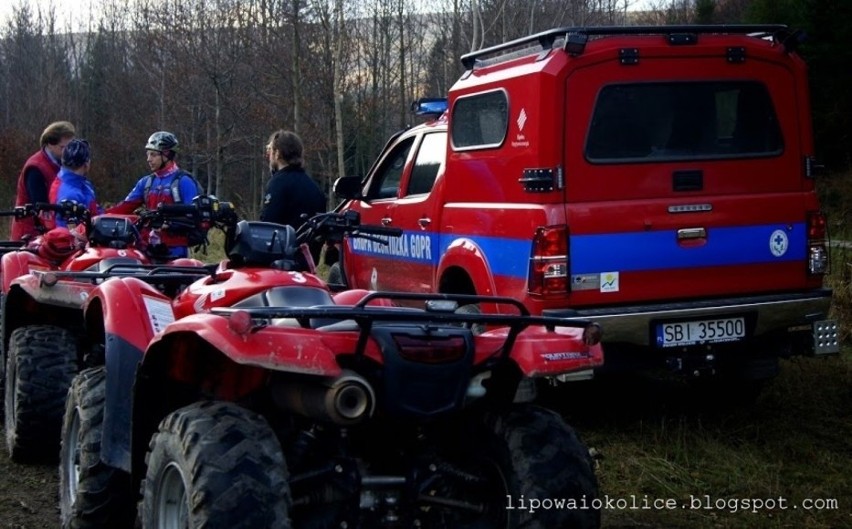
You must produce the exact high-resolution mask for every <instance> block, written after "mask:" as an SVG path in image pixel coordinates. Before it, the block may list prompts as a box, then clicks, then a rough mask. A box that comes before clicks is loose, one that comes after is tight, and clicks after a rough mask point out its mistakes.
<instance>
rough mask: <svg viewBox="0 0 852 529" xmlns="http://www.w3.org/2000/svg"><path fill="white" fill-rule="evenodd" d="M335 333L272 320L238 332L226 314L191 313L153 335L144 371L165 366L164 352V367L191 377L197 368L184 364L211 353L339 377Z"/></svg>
mask: <svg viewBox="0 0 852 529" xmlns="http://www.w3.org/2000/svg"><path fill="white" fill-rule="evenodd" d="M334 334H335V333H330V332H323V331H318V330H316V329H306V328H303V327H300V326H296V325H293V324H291V323H284V324H283V325H282V324H276V323H273V324H272V325H268V326H266V327H264V328H262V329H259V330H255V331H248V332H237V331H235V330H233V329H232V328H231V326H230V324H229V321H228V318H226V317H224V316H218V315H215V314H209V313H201V314H193V315H191V316H187V317H185V318H182V319H180V320H178V321H176V322H174V323H172V324H171V325H169V326H168V327H167V328H166V330H165V332H163V333H161V334H159V335H157V336H156V337H154V339H153V340H152V341H151V344H150V346H149V347H148V350H147V351H146V353H145V359H144V361H143V368H142V369H143V370H145V371H147V370H148V369H149V366H152V365H156V366H160V367H164V365H163V364H162V357H163V356H164V355H168V363H167V364H168V365H167V367H166V368H167V369H169V371H170V373H171V374H172V375H176V376H178V378H180V377H182V376H185V377H189V378H193V379H195V378H197V377H196V374H197V373H196V370H195V369H194V368H188V366H190V364H193V365H194V363H195V362H197V361H198V360H199V354H201V355H202V356H203V355H205V354H207V353H210V352H211V351H212V352H213V353H212V354H218V355H220V356H221V357H224V358H226V359H227V360H229V361H230V362H233V363H235V364H239V365H241V366H247V367H257V368H260V369H263V370H273V371H281V372H287V373H299V374H310V375H326V376H337V375H339V374H340V373H341V371H342V370H341V368H340V366H339V365H338V363H337V360H336V353H335V351H336V350H335V348H334V347H333V345H334V344H335V343H336V342H335V340H334V339H333V336H334ZM182 363H184V364H183V365H182ZM181 373H183V375H182V374H181Z"/></svg>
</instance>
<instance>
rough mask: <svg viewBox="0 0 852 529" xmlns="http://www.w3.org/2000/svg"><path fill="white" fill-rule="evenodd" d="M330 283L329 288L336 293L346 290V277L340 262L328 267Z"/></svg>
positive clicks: (328, 281)
mask: <svg viewBox="0 0 852 529" xmlns="http://www.w3.org/2000/svg"><path fill="white" fill-rule="evenodd" d="M326 283H328V286H329V288H331V289H332V290H334V291H340V290H346V288H348V287H347V285H346V276H344V275H343V268H342V266H341V262H340V261H338V262H336V263H334V264H332V265H331V266H329V267H328V280H327V281H326Z"/></svg>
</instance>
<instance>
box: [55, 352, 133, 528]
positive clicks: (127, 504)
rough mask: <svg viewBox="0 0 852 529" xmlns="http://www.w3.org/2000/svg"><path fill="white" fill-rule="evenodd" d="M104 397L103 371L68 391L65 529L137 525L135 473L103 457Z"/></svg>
mask: <svg viewBox="0 0 852 529" xmlns="http://www.w3.org/2000/svg"><path fill="white" fill-rule="evenodd" d="M105 398H106V368H104V367H96V368H91V369H86V370H85V371H82V372H81V373H80V374H79V375H77V377H75V378H74V382H73V384H72V385H71V389H70V391H69V392H68V400H67V402H66V405H65V420H64V421H63V423H62V448H61V451H60V457H59V508H60V515H61V520H62V528H63V529H70V528H73V529H95V528H101V527H112V528H115V529H119V528H127V527H132V526H133V521H134V518H135V510H134V505H133V498H132V497H131V489H130V475H129V474H127V473H126V472H124V471H122V470H119V469H116V468H113V467H110V466H108V465H106V464H104V463H103V462H102V461H101V458H100V453H101V435H102V433H103V421H104V401H105Z"/></svg>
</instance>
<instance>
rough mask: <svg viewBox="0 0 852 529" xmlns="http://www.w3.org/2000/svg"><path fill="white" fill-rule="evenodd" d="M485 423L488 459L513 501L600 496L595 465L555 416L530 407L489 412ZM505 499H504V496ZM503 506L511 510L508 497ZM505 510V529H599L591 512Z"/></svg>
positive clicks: (597, 514)
mask: <svg viewBox="0 0 852 529" xmlns="http://www.w3.org/2000/svg"><path fill="white" fill-rule="evenodd" d="M486 424H487V425H488V427H489V430H490V431H491V432H492V433H493V434H494V435H493V437H491V438H490V439H486V447H485V448H486V451H485V453H487V454H488V457H492V458H493V459H494V462H495V463H496V464H497V465H498V466H499V467H500V471H501V473H502V477H503V479H504V480H505V486H506V489H507V490H506V493H507V494H508V495H509V496H510V498H511V501H512V502H519V501H520V499H521V497H522V496H523V498H525V499H526V500H530V499H538V500H544V499H552V500H575V501H576V502H577V503H578V504H580V503H581V502H583V501H585V502H587V503H588V504H591V502H592V500H593V499H595V498H597V496H598V483H597V478H596V477H595V473H594V463H593V461H592V458H591V457H590V455H589V451H588V448H587V447H586V446H585V445H584V444H583V443H582V442H581V441H580V439H579V438H578V437H577V434H576V433H575V432H574V430H572V429H571V427H570V426H568V425H567V424H566V423H565V421H564V420H563V419H562V417H560V416H559V415H558V414H557V413H555V412H553V411H550V410H547V409H544V408H541V407H538V406H531V405H518V406H513V407H511V408H510V409H509V410H508V411H507V412H505V413H500V414H491V415H490V416H489V417H488V418H487V420H486ZM504 499H506V498H504ZM506 500H507V502H506V503H505V504H504V505H503V507H508V506H509V501H510V499H506ZM515 507H516V509H514V510H513V509H508V508H506V515H507V516H508V520H507V524H506V526H507V527H512V528H524V529H532V528H541V529H546V528H552V527H571V528H572V529H573V528H577V529H581V528H582V529H585V528H597V527H600V511H599V510H594V509H591V508H590V509H555V508H554V509H549V510H538V511H535V512H534V513H530V512H529V510H524V509H519V508H517V505H515Z"/></svg>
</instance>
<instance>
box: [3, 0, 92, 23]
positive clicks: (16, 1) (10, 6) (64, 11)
mask: <svg viewBox="0 0 852 529" xmlns="http://www.w3.org/2000/svg"><path fill="white" fill-rule="evenodd" d="M94 1H95V2H97V0H94ZM63 4H64V5H63ZM87 4H88V2H80V1H78V0H71V1H67V0H66V1H64V2H63V1H62V0H0V24H2V25H3V26H5V25H6V22H7V21H8V20H9V18H11V16H12V13H13V10H14V8H16V7H21V6H23V5H29V6H30V8H31V9H32V10H33V13H35V12H36V9H41V10H42V11H43V12H44V13H46V12H47V10H48V9H50V7H51V6H53V8H54V9H55V11H56V16H57V19H58V23H59V26H60V27H62V26H63V25H64V24H65V23H67V21H68V20H71V19H72V18H73V17H72V15H71V13H72V12H73V11H74V8H77V10H85V9H86V7H85V6H86V5H87Z"/></svg>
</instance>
